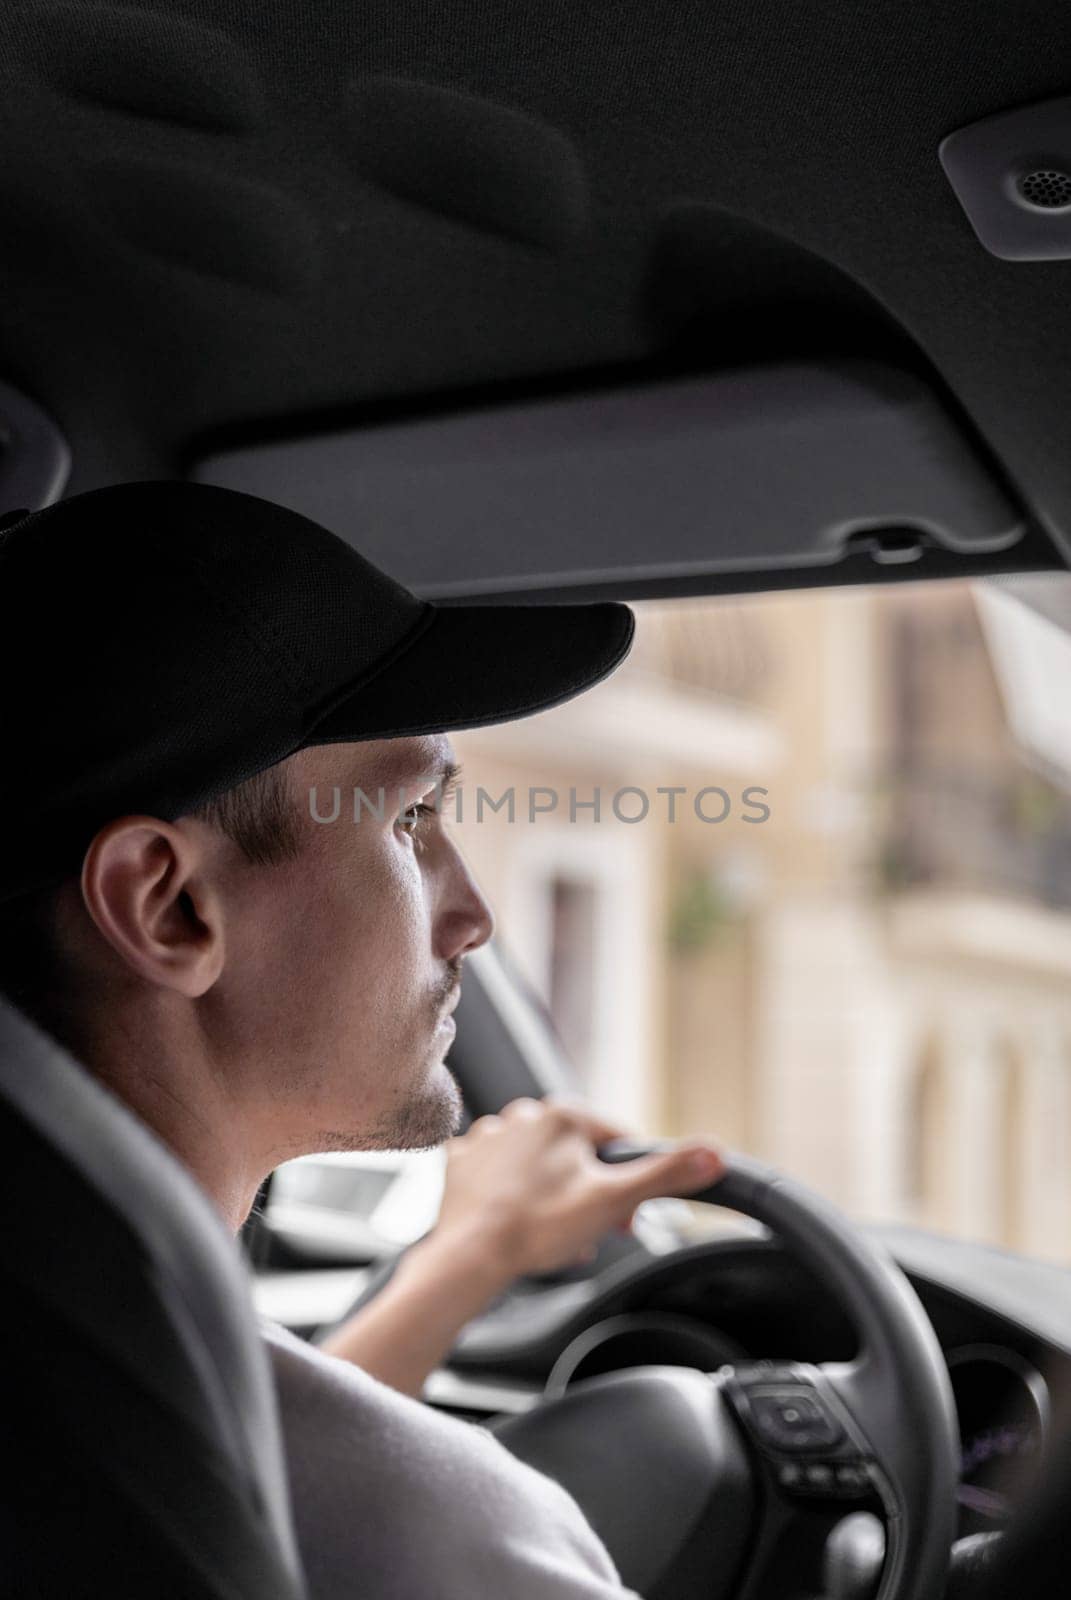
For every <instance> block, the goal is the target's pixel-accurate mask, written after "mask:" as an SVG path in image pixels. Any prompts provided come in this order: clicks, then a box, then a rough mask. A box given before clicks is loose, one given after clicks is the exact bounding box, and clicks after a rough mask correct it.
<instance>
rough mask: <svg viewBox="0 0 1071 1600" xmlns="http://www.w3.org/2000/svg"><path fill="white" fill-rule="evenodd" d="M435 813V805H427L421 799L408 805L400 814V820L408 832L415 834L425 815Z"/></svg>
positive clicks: (430, 815)
mask: <svg viewBox="0 0 1071 1600" xmlns="http://www.w3.org/2000/svg"><path fill="white" fill-rule="evenodd" d="M434 815H435V807H434V806H429V805H425V804H424V802H423V801H422V800H421V801H417V802H416V803H415V804H413V805H411V806H406V808H405V810H404V811H402V812H401V813H400V814H399V816H398V822H399V825H400V826H401V827H402V828H404V830H405V832H406V833H408V834H414V833H415V832H416V830H417V828H418V827H419V826H420V824H421V822H422V821H423V820H424V818H425V817H433V816H434Z"/></svg>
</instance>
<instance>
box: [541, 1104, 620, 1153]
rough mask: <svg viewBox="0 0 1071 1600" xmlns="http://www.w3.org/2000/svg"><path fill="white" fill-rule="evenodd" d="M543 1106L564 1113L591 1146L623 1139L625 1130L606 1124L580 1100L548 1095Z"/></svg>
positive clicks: (616, 1125)
mask: <svg viewBox="0 0 1071 1600" xmlns="http://www.w3.org/2000/svg"><path fill="white" fill-rule="evenodd" d="M544 1104H545V1105H548V1106H556V1107H557V1108H558V1109H559V1110H560V1111H564V1112H565V1113H566V1114H567V1115H568V1117H569V1118H570V1120H571V1121H572V1123H573V1125H574V1127H575V1128H576V1130H577V1132H578V1133H582V1134H584V1135H585V1136H586V1137H587V1138H588V1139H590V1140H591V1142H592V1144H608V1143H609V1142H610V1140H611V1139H624V1138H625V1137H626V1133H625V1129H624V1128H622V1127H620V1126H619V1125H618V1124H617V1123H615V1122H607V1121H606V1119H605V1118H604V1117H600V1116H599V1115H598V1114H597V1113H596V1112H594V1111H592V1110H591V1109H590V1108H589V1107H588V1106H586V1105H584V1103H583V1102H582V1101H581V1100H573V1099H571V1098H570V1097H569V1096H568V1095H561V1094H556V1095H548V1096H547V1098H546V1100H545V1101H544Z"/></svg>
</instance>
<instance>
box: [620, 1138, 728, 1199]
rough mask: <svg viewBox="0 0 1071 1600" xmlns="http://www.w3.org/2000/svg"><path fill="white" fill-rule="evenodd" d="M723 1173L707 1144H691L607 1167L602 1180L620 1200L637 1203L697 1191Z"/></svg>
mask: <svg viewBox="0 0 1071 1600" xmlns="http://www.w3.org/2000/svg"><path fill="white" fill-rule="evenodd" d="M724 1173H725V1162H724V1161H723V1160H722V1158H721V1156H720V1155H719V1154H718V1152H717V1150H715V1149H714V1148H713V1147H712V1146H711V1145H705V1144H704V1145H695V1144H691V1145H682V1146H681V1147H680V1148H679V1149H677V1150H667V1151H664V1152H663V1151H660V1152H659V1153H658V1154H657V1155H650V1156H637V1158H636V1159H635V1160H634V1161H623V1162H622V1163H621V1164H620V1166H608V1167H607V1169H606V1181H607V1185H608V1186H612V1188H613V1189H614V1191H615V1192H616V1193H617V1194H618V1195H620V1196H621V1198H622V1201H625V1200H627V1201H629V1202H630V1203H632V1204H635V1205H638V1204H639V1203H640V1202H641V1201H642V1200H653V1199H655V1198H656V1197H657V1196H659V1195H675V1196H678V1197H683V1196H685V1195H690V1194H697V1193H698V1192H699V1190H700V1189H709V1188H710V1186H711V1184H713V1183H717V1181H718V1179H719V1178H721V1177H722V1176H723V1175H724Z"/></svg>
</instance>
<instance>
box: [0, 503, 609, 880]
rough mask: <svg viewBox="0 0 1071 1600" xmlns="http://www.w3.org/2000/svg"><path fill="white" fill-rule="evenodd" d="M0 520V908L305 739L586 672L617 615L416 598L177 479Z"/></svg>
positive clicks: (546, 697)
mask: <svg viewBox="0 0 1071 1600" xmlns="http://www.w3.org/2000/svg"><path fill="white" fill-rule="evenodd" d="M5 520H7V521H8V522H9V525H8V526H7V527H5V528H3V530H2V531H0V728H2V730H3V734H2V746H3V772H2V776H0V901H5V900H10V899H11V898H13V897H14V896H16V895H19V894H22V893H25V892H27V891H30V890H32V889H35V888H38V887H43V886H45V885H46V884H48V883H51V882H55V881H58V880H59V879H60V878H62V877H63V876H64V875H66V874H67V873H69V872H75V871H77V870H78V868H79V867H80V864H81V860H82V856H83V855H84V852H85V850H86V848H87V847H88V845H89V843H90V841H91V839H92V838H93V836H94V834H95V833H96V832H97V831H98V829H99V828H101V827H103V826H104V824H105V823H107V822H109V821H111V820H112V819H113V818H115V817H120V816H126V815H128V814H130V813H145V814H147V815H150V816H157V817H160V818H161V819H162V820H164V821H171V822H173V821H175V820H176V819H177V818H178V817H180V816H183V815H185V814H187V813H188V812H190V811H192V810H194V809H196V807H198V806H200V805H202V804H203V803H204V802H205V801H207V800H209V799H211V798H212V797H213V796H215V795H218V794H221V793H222V792H223V791H224V790H226V789H230V788H232V787H233V786H234V785H235V784H238V783H241V782H243V781H244V780H245V779H247V778H251V777H253V776H254V774H256V773H258V772H262V771H264V769H265V768H267V767H270V766H274V765H275V763H276V762H278V761H282V760H284V759H285V758H286V757H287V756H290V755H293V754H294V752H295V751H297V750H300V749H303V748H304V747H305V746H308V745H318V744H338V743H343V742H350V741H359V740H363V739H390V738H400V737H402V736H405V735H411V734H418V733H438V732H443V731H445V730H447V729H463V728H476V727H481V726H484V725H486V724H488V723H495V722H507V721H510V720H512V719H514V718H517V717H525V716H529V715H531V713H533V712H536V711H543V710H546V709H547V708H549V707H550V706H555V705H558V704H560V703H561V702H562V701H564V700H568V699H570V698H571V697H572V696H573V695H576V694H579V693H580V692H581V691H582V690H584V689H587V688H589V687H590V686H591V685H592V684H595V683H598V682H599V680H600V679H602V678H604V677H605V676H606V675H607V674H608V673H610V672H612V671H613V669H614V667H616V666H617V665H618V663H619V662H620V661H621V660H622V659H623V658H624V657H625V655H626V654H627V653H628V650H629V647H630V645H631V642H632V634H633V628H634V619H633V616H632V613H631V611H630V610H629V609H628V607H627V606H624V605H618V604H614V603H606V604H598V605H547V606H541V605H532V606H524V605H511V606H499V605H475V606H464V605H449V606H437V605H433V604H431V603H430V602H428V601H422V600H419V599H417V598H416V596H415V595H413V594H411V593H410V592H409V591H408V590H407V589H405V588H403V587H402V585H401V584H398V583H396V582H395V581H394V580H393V579H392V578H389V577H387V575H386V574H385V573H383V572H381V571H380V570H379V569H378V568H377V567H375V566H373V565H372V564H371V562H369V561H367V560H365V558H364V557H363V556H361V555H359V554H358V553H357V551H356V550H354V549H353V548H352V547H351V546H350V545H348V544H347V543H345V541H344V540H342V539H340V538H338V537H336V535H334V534H332V533H329V532H328V531H327V530H326V529H324V528H321V527H320V526H319V525H318V524H317V523H315V522H311V521H309V520H308V519H307V518H306V517H302V516H299V515H298V514H297V513H296V512H294V511H290V510H285V509H283V508H282V507H280V506H277V505H273V504H271V503H270V502H269V501H266V500H261V499H258V498H256V497H255V496H253V495H248V494H239V493H238V492H237V491H235V490H232V489H221V488H216V487H214V486H211V485H208V484H199V483H187V482H179V481H163V482H145V483H131V484H121V485H115V486H112V487H109V488H104V489H94V490H92V491H90V492H89V493H86V494H79V495H74V496H72V497H71V498H70V499H67V500H62V501H60V502H58V503H57V504H55V505H52V506H48V507H46V508H45V509H44V510H42V511H35V512H32V513H27V514H26V515H25V516H23V517H22V518H21V520H15V521H11V520H10V518H8V519H5Z"/></svg>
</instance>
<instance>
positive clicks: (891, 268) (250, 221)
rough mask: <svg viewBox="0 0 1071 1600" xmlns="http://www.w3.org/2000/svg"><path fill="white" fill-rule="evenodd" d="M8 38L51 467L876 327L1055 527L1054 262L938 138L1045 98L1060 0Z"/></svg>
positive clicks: (1061, 377)
mask: <svg viewBox="0 0 1071 1600" xmlns="http://www.w3.org/2000/svg"><path fill="white" fill-rule="evenodd" d="M0 40H2V51H0V73H2V84H3V94H2V97H0V122H2V125H3V130H4V134H3V137H4V152H5V158H4V161H3V165H2V169H0V191H2V205H3V227H2V229H0V377H3V378H5V379H6V380H8V381H9V382H12V383H15V384H18V385H21V386H22V387H23V388H24V389H25V390H26V391H27V392H28V393H29V394H31V395H32V396H34V397H35V398H36V399H37V400H39V401H40V402H41V403H42V404H43V405H45V406H46V407H47V408H48V409H49V410H50V411H51V412H52V414H53V415H54V416H55V417H56V419H57V420H58V422H59V423H60V425H61V427H62V428H63V429H64V431H65V432H66V434H67V436H68V438H69V440H70V443H71V445H72V449H73V455H74V467H73V476H72V479H71V482H70V485H69V488H70V490H71V491H77V490H79V489H85V488H90V487H94V486H96V485H98V484H101V483H106V482H110V481H115V480H117V479H122V478H128V477H144V476H161V475H171V474H174V473H177V472H180V471H182V470H183V468H184V464H185V463H186V462H187V461H188V460H189V459H190V458H191V456H192V454H193V453H194V452H195V451H196V450H198V449H203V448H206V447H207V446H208V444H209V443H210V442H211V443H218V442H220V441H228V440H230V439H234V438H238V439H240V438H245V437H258V436H263V435H265V434H266V433H268V432H270V430H271V429H273V428H275V429H278V428H279V427H281V426H283V427H286V428H287V429H292V428H293V427H294V426H295V422H296V421H298V420H300V422H301V424H302V425H303V426H312V425H314V424H318V423H319V422H321V421H323V422H325V423H326V422H327V421H329V420H330V421H333V422H334V423H335V425H337V422H338V419H339V418H340V417H345V418H353V417H357V418H360V417H363V416H366V415H367V416H368V417H376V418H379V417H382V416H385V415H390V414H393V415H397V414H398V411H399V409H400V408H401V409H402V410H403V411H404V410H405V409H406V408H410V409H417V410H419V409H421V408H423V409H428V408H434V407H437V406H441V405H442V406H445V405H447V404H454V403H457V402H458V401H459V400H461V399H466V400H467V399H470V398H477V397H478V398H479V399H481V400H482V401H484V402H486V400H487V399H488V398H489V397H492V398H497V397H499V396H501V397H507V396H508V397H513V396H516V395H518V394H531V393H540V392H556V391H558V390H563V389H568V388H571V387H575V386H576V385H578V384H580V383H588V382H591V381H592V380H593V379H595V378H599V379H607V378H614V379H615V380H620V379H621V378H629V377H638V376H640V375H644V374H653V373H664V372H671V371H679V370H696V369H700V370H702V369H710V368H712V367H715V366H717V365H718V364H720V363H724V362H726V361H732V360H741V359H754V358H760V357H763V356H769V355H771V354H777V355H782V354H785V353H787V352H812V353H813V352H817V353H823V354H826V353H831V352H847V353H851V354H855V355H858V354H873V355H882V354H889V353H890V352H894V353H896V355H897V358H898V359H901V360H909V361H915V362H916V363H917V364H920V365H921V366H922V368H923V369H924V370H929V371H931V373H932V375H933V376H934V378H935V381H937V382H938V384H939V385H943V386H945V389H946V398H947V399H949V401H950V403H951V404H952V405H953V406H954V407H957V406H958V407H961V408H962V411H963V414H964V415H965V416H966V417H969V418H970V419H971V421H972V422H973V424H974V426H975V428H976V429H977V430H978V433H979V434H980V436H981V437H982V438H983V439H984V440H985V441H987V442H988V445H989V447H990V448H991V450H992V452H993V455H994V458H995V459H996V460H997V461H999V462H1000V463H1001V464H1002V467H1003V469H1004V471H1005V472H1006V474H1007V476H1008V479H1009V480H1010V482H1011V484H1012V485H1013V486H1014V488H1015V489H1016V490H1017V492H1018V494H1019V495H1020V496H1021V497H1022V498H1023V499H1024V501H1025V502H1026V503H1027V504H1028V505H1029V506H1030V507H1031V508H1032V509H1033V512H1034V513H1035V516H1036V517H1037V519H1038V521H1039V523H1040V525H1041V526H1042V527H1045V528H1047V529H1048V530H1049V531H1050V532H1052V533H1054V534H1055V535H1056V536H1057V537H1058V538H1060V537H1066V538H1067V539H1068V540H1069V541H1071V450H1069V449H1068V447H1067V421H1066V419H1067V417H1068V416H1071V363H1069V362H1068V359H1067V355H1068V351H1069V349H1071V296H1069V295H1068V294H1067V292H1066V288H1067V284H1068V281H1069V279H1068V271H1069V270H1071V269H1068V268H1065V267H1064V266H1063V264H1062V263H1059V262H1040V263H1032V262H1009V261H1003V260H998V259H995V258H994V257H992V256H990V255H988V254H987V253H986V251H985V250H984V249H983V248H982V246H981V245H980V244H979V242H978V240H977V239H976V238H975V236H974V234H973V232H972V230H971V227H970V225H969V224H968V222H967V220H966V218H965V216H964V214H963V212H962V210H961V209H960V206H959V204H958V202H957V200H956V198H955V196H954V195H953V193H952V191H951V189H950V187H949V185H948V183H947V181H946V179H945V176H944V174H943V171H942V168H941V165H940V163H939V160H938V155H937V150H938V145H939V143H940V141H941V139H942V138H943V137H944V136H945V135H946V134H948V133H949V132H951V131H952V130H954V129H956V128H959V127H962V126H963V125H965V124H967V123H970V122H972V121H974V120H976V119H979V118H981V117H984V116H987V115H989V114H991V113H995V112H997V111H1001V110H1004V109H1006V108H1008V107H1012V106H1017V105H1021V104H1024V103H1028V102H1031V101H1033V100H1038V99H1043V98H1047V97H1051V96H1054V95H1058V94H1061V93H1065V92H1067V90H1068V88H1069V84H1068V71H1069V69H1068V67H1067V65H1066V63H1067V62H1068V61H1069V60H1071V14H1069V13H1068V12H1067V11H1066V9H1065V8H1062V7H1059V6H1054V5H1052V3H1051V0H1048V3H1046V4H1044V5H1042V4H1040V3H1037V0H1029V3H1026V4H1018V5H1016V6H1014V7H1012V6H1008V5H999V4H994V3H992V0H973V3H971V4H967V3H965V0H964V3H959V4H955V5H945V6H934V5H933V4H932V0H910V3H904V4H901V5H898V6H897V7H895V8H892V7H884V8H874V7H868V6H861V5H858V4H857V3H855V0H830V3H827V4H825V5H822V6H817V5H807V4H797V5H787V6H786V5H785V4H784V3H783V0H746V3H743V0H726V3H722V4H720V5H712V4H711V3H710V0H673V3H672V4H668V3H667V4H662V5H654V4H642V3H640V0H616V3H613V4H608V5H602V6H590V5H582V4H581V5H578V4H576V3H575V0H560V3H542V4H539V3H531V4H527V5H513V6H503V5H492V4H479V3H476V0H458V3H456V4H453V5H440V6H430V5H414V4H409V3H405V0H365V3H363V4H361V5H359V6H358V5H355V4H354V3H353V0H320V3H319V4H316V5H311V4H308V3H305V4H297V3H294V0H260V3H259V4H257V5H256V6H250V5H248V4H244V3H237V0H187V3H184V4H179V3H175V0H160V3H158V4H155V5H143V4H127V5H122V6H111V5H102V4H97V3H93V0H68V3H64V4H41V3H37V0H23V3H18V0H16V3H9V4H8V5H7V6H5V7H4V8H3V12H2V15H0ZM1069 547H1071V546H1069Z"/></svg>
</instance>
